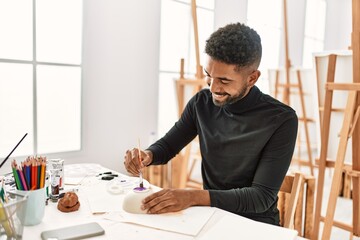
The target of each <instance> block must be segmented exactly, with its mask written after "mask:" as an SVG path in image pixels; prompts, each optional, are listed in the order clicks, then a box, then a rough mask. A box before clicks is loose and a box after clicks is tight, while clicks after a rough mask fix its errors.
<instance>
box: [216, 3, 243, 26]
mask: <svg viewBox="0 0 360 240" xmlns="http://www.w3.org/2000/svg"><path fill="white" fill-rule="evenodd" d="M214 15H215V21H214V24H215V28H214V29H215V30H216V29H218V28H219V27H223V26H225V25H226V24H229V23H236V22H241V23H246V16H247V0H226V1H224V0H215V14H214Z"/></svg>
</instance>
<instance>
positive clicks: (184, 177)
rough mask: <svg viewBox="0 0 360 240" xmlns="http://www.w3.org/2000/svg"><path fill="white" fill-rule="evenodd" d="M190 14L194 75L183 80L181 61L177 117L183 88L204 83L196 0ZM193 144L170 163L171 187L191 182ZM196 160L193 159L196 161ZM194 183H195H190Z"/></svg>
mask: <svg viewBox="0 0 360 240" xmlns="http://www.w3.org/2000/svg"><path fill="white" fill-rule="evenodd" d="M191 13H192V18H193V26H194V38H195V51H196V74H195V78H194V79H191V78H185V73H184V72H185V71H184V59H181V63H180V78H179V79H177V80H176V93H177V98H178V115H179V117H180V116H181V114H182V112H183V110H184V107H185V88H186V87H187V86H190V87H192V94H193V95H194V94H195V93H196V92H198V91H200V90H201V89H202V88H203V87H204V86H206V82H205V80H204V74H203V70H202V66H201V65H200V53H199V38H198V27H197V14H196V0H191ZM193 144H198V142H197V138H196V139H195V140H194V141H193V142H191V143H189V144H188V145H187V146H186V147H185V149H184V153H179V154H178V155H176V156H175V158H174V159H173V160H172V161H171V186H172V187H175V188H185V187H186V186H189V185H188V183H189V182H191V181H192V180H191V178H190V175H191V172H192V169H193V167H191V168H190V173H188V165H189V160H190V156H191V149H192V145H193ZM197 160H198V158H196V159H194V161H197ZM192 182H195V181H192ZM195 183H196V182H195ZM191 186H192V187H196V188H200V187H202V185H201V183H198V184H195V185H194V184H193V185H191Z"/></svg>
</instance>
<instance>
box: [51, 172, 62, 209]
mask: <svg viewBox="0 0 360 240" xmlns="http://www.w3.org/2000/svg"><path fill="white" fill-rule="evenodd" d="M50 179H51V180H50V199H51V201H53V202H57V200H58V199H59V194H60V174H59V169H51V170H50Z"/></svg>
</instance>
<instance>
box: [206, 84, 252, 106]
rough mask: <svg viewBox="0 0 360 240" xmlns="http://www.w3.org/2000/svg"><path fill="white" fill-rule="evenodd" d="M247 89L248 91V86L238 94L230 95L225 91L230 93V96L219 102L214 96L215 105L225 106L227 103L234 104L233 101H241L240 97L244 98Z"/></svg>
mask: <svg viewBox="0 0 360 240" xmlns="http://www.w3.org/2000/svg"><path fill="white" fill-rule="evenodd" d="M246 91H247V86H246V87H244V88H243V89H241V91H240V93H239V94H238V95H236V96H230V95H229V94H227V93H225V95H228V96H229V97H228V98H227V99H226V100H225V101H223V102H219V101H217V100H216V99H214V98H212V100H213V103H214V104H215V106H218V107H223V106H225V105H227V104H233V103H235V102H237V101H239V100H240V99H242V98H243V97H244V96H245V93H246ZM216 94H219V95H221V94H220V93H216Z"/></svg>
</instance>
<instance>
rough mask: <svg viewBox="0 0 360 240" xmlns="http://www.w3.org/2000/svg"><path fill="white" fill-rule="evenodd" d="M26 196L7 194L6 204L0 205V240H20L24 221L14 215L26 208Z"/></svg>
mask: <svg viewBox="0 0 360 240" xmlns="http://www.w3.org/2000/svg"><path fill="white" fill-rule="evenodd" d="M26 200H27V198H26V196H23V195H18V194H17V193H9V200H8V202H7V203H0V239H8V240H9V239H22V238H23V231H24V225H23V222H24V219H23V218H22V217H21V216H20V217H19V216H18V215H17V214H16V213H17V212H19V211H23V210H24V209H25V207H26V204H25V203H26Z"/></svg>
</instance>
